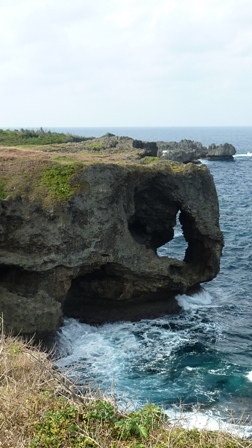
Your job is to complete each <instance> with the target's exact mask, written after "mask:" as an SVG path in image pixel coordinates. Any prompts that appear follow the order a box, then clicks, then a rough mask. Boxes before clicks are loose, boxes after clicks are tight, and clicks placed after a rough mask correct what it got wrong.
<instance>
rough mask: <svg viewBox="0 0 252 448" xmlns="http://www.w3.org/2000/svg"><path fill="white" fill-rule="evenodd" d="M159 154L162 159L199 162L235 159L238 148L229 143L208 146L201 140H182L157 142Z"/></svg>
mask: <svg viewBox="0 0 252 448" xmlns="http://www.w3.org/2000/svg"><path fill="white" fill-rule="evenodd" d="M157 146H158V153H157V155H158V156H159V157H160V159H161V160H174V161H176V162H182V163H188V162H197V161H198V160H199V159H208V160H233V156H234V154H235V153H236V149H235V147H234V146H233V145H231V144H229V143H224V144H223V145H215V144H214V143H213V144H212V145H210V146H209V147H208V148H207V147H206V146H203V145H202V144H201V143H200V142H195V141H192V140H181V142H157Z"/></svg>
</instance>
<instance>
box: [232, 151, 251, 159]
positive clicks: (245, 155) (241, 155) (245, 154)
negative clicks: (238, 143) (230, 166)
mask: <svg viewBox="0 0 252 448" xmlns="http://www.w3.org/2000/svg"><path fill="white" fill-rule="evenodd" d="M237 157H252V152H250V151H248V152H246V153H237V154H235V155H234V158H237Z"/></svg>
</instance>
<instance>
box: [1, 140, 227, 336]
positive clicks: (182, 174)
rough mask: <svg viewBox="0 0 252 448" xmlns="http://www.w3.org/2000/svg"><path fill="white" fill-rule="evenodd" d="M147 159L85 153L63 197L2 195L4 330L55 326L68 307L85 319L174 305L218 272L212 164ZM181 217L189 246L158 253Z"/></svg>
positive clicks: (27, 330)
mask: <svg viewBox="0 0 252 448" xmlns="http://www.w3.org/2000/svg"><path fill="white" fill-rule="evenodd" d="M112 138H113V137H112ZM72 157H73V156H72ZM78 160H80V159H78ZM143 162H144V159H143V161H142V163H136V162H134V163H133V162H132V163H128V164H126V162H124V164H120V163H115V162H114V163H111V162H108V163H101V162H99V163H96V162H93V163H90V161H89V162H88V163H87V164H86V165H85V164H84V165H83V169H82V171H81V172H79V173H78V174H76V177H75V178H74V180H73V181H74V182H76V183H77V184H78V185H79V190H78V192H76V194H74V195H73V196H72V197H71V198H70V199H69V200H66V201H64V202H63V201H58V202H57V203H53V202H52V203H50V204H43V201H41V200H40V199H38V198H36V191H34V192H33V198H32V200H31V199H29V198H28V197H27V196H26V194H25V193H23V194H22V195H20V194H19V196H16V197H14V196H13V197H8V198H7V199H5V200H0V220H1V221H0V222H1V234H0V236H1V238H0V313H3V314H4V321H5V326H6V328H7V329H10V330H13V332H14V333H19V332H22V333H33V332H35V331H40V332H41V331H42V332H43V331H50V330H52V329H55V328H58V326H59V325H60V322H61V317H62V309H63V312H64V313H65V314H67V315H68V316H74V317H79V318H81V319H82V320H83V321H89V322H102V321H107V320H115V319H118V320H123V319H126V318H127V319H136V318H141V317H145V316H148V317H151V316H155V315H156V314H161V313H169V312H174V311H177V307H176V306H175V305H174V303H175V302H174V296H175V295H176V294H177V293H184V292H185V291H187V290H188V289H189V288H191V287H193V286H195V285H198V284H199V283H201V282H206V281H209V280H211V279H213V278H214V277H215V276H216V275H217V274H218V272H219V263H220V256H221V252H222V247H223V237H222V233H221V231H220V229H219V210H218V200H217V195H216V190H215V186H214V182H213V178H212V176H211V174H210V173H209V171H208V169H207V168H206V167H205V166H200V167H196V166H195V165H193V164H188V165H182V164H177V163H172V162H171V163H161V162H160V163H155V164H150V165H149V164H147V165H145V164H144V163H143ZM23 163H24V162H23ZM47 163H48V162H47ZM65 163H66V162H65ZM79 163H80V162H79ZM23 169H24V164H23V165H20V170H23ZM87 186H88V188H87ZM24 191H26V190H24ZM176 217H179V219H180V222H181V224H182V228H183V232H184V237H185V240H186V241H187V244H188V248H187V250H186V253H185V259H184V261H179V260H176V259H175V258H168V257H167V258H165V257H161V258H159V257H158V256H157V254H156V250H157V248H158V247H159V246H160V245H162V244H164V243H167V242H168V241H170V240H171V239H172V238H173V233H174V232H173V228H174V226H175V223H176Z"/></svg>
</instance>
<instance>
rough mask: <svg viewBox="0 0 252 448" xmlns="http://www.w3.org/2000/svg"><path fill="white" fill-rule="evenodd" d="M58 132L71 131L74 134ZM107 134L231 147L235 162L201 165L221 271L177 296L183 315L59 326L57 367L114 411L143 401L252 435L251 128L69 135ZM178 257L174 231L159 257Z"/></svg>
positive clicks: (181, 246)
mask: <svg viewBox="0 0 252 448" xmlns="http://www.w3.org/2000/svg"><path fill="white" fill-rule="evenodd" d="M64 130H66V129H64ZM67 131H69V132H74V133H75V134H76V133H77V130H76V128H75V130H74V129H72V128H69V129H67ZM91 131H92V132H91ZM88 132H90V134H88ZM106 132H113V133H115V134H117V135H128V136H131V137H134V138H139V139H144V140H181V139H183V138H190V139H194V140H198V141H201V142H202V143H203V144H206V145H208V144H211V143H224V142H229V143H232V144H234V146H235V147H236V148H237V156H236V157H235V161H234V162H207V166H208V168H209V170H210V171H211V173H212V174H213V176H214V180H215V184H216V188H217V192H218V196H219V202H220V225H221V229H222V231H223V233H224V238H225V248H224V253H223V257H222V261H221V272H220V274H219V275H218V277H217V278H216V279H215V280H213V281H212V282H210V283H208V284H205V285H204V291H202V292H200V293H198V294H196V295H194V296H192V297H189V296H186V295H184V296H179V297H178V298H177V300H178V302H179V304H180V305H181V306H182V311H181V313H180V314H178V315H177V316H166V317H162V318H159V319H153V320H142V321H140V322H137V323H135V322H134V323H131V322H118V323H116V324H105V325H102V326H91V325H87V324H81V323H79V322H78V321H76V320H74V319H66V321H65V325H64V326H63V327H62V329H61V331H60V332H59V333H58V347H59V349H60V350H61V353H62V356H61V358H60V359H59V360H58V361H57V363H58V365H59V366H60V367H62V368H71V375H73V377H74V378H75V381H76V382H78V383H80V384H87V383H90V382H91V383H92V384H93V387H99V388H101V389H102V390H104V391H106V393H108V394H112V395H113V396H114V397H116V399H117V400H118V403H119V404H120V405H121V406H130V407H134V406H140V405H142V404H143V403H145V402H146V401H149V400H151V401H152V402H154V403H157V404H159V405H161V406H163V407H164V409H166V411H167V413H168V414H169V415H170V416H173V417H174V415H175V414H176V413H179V412H180V408H181V406H182V407H183V410H184V416H185V417H186V421H185V424H186V425H188V426H190V425H196V426H200V425H201V424H202V423H204V425H206V424H207V422H208V423H209V425H210V427H212V428H215V427H216V425H220V424H221V422H222V424H224V425H226V426H225V428H227V425H228V424H230V425H231V426H230V428H231V429H232V430H236V429H237V427H236V425H237V424H238V423H239V428H240V429H239V430H241V429H242V428H243V429H244V431H245V432H246V435H248V436H249V435H250V436H251V435H252V276H251V268H252V237H251V235H252V220H251V216H252V192H251V190H252V180H251V172H252V128H150V129H144V128H123V129H121V128H117V129H116V128H106V129H105V128H104V129H103V130H101V129H96V131H95V129H92V130H90V131H88V130H87V128H83V129H78V133H79V135H96V136H98V135H102V134H105V133H106ZM184 250H185V242H184V238H183V235H182V232H181V229H180V227H179V225H178V226H177V227H176V229H175V238H174V240H173V241H172V242H171V243H169V244H168V245H167V246H165V247H162V248H161V249H160V253H159V255H160V256H166V254H168V253H169V255H171V254H173V255H174V256H177V257H183V253H184ZM195 411H196V414H195ZM228 428H229V427H228Z"/></svg>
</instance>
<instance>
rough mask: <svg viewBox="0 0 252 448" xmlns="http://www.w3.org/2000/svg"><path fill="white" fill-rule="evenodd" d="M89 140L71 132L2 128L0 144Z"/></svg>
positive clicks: (38, 143)
mask: <svg viewBox="0 0 252 448" xmlns="http://www.w3.org/2000/svg"><path fill="white" fill-rule="evenodd" d="M85 140H89V139H88V138H86V137H79V136H76V135H71V134H64V133H58V132H51V131H44V129H43V128H40V129H39V130H36V131H35V130H31V129H20V130H18V129H15V130H14V131H13V130H10V129H7V130H3V129H0V145H1V146H16V145H48V144H52V143H68V142H82V141H85Z"/></svg>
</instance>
